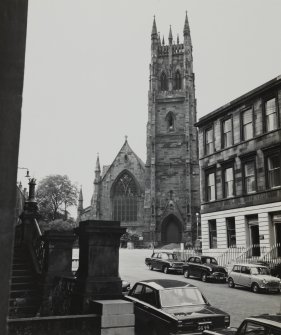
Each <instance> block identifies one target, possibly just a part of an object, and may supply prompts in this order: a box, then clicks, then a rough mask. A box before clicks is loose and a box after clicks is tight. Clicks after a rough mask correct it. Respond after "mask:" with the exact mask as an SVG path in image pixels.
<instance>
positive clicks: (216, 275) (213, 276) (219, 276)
mask: <svg viewBox="0 0 281 335" xmlns="http://www.w3.org/2000/svg"><path fill="white" fill-rule="evenodd" d="M207 278H208V279H215V280H224V281H225V280H226V278H227V275H226V274H223V273H219V272H214V273H211V274H210V275H209V276H207Z"/></svg>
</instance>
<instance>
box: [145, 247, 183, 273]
mask: <svg viewBox="0 0 281 335" xmlns="http://www.w3.org/2000/svg"><path fill="white" fill-rule="evenodd" d="M145 264H146V265H148V267H149V269H150V270H161V271H163V272H164V273H168V272H169V271H173V272H180V273H182V266H183V262H182V261H180V260H178V257H177V255H176V254H174V253H172V252H164V251H159V252H154V253H153V254H152V256H151V257H149V258H146V259H145Z"/></svg>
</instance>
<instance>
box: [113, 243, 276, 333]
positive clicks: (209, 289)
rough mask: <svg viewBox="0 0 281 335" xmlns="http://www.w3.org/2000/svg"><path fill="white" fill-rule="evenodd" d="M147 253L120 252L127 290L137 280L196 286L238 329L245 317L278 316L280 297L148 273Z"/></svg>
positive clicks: (120, 265)
mask: <svg viewBox="0 0 281 335" xmlns="http://www.w3.org/2000/svg"><path fill="white" fill-rule="evenodd" d="M151 253H152V252H151V250H143V249H131V250H130V249H120V252H119V273H120V277H121V278H122V279H123V280H127V281H129V282H130V283H131V286H132V285H133V284H134V283H135V282H136V281H139V280H144V279H156V278H170V279H177V280H183V281H186V282H189V283H192V284H193V285H196V286H197V287H198V288H199V289H200V290H201V292H202V293H203V294H204V295H205V297H206V298H207V299H208V300H209V302H210V303H211V304H212V305H214V306H216V307H218V308H220V309H222V310H224V311H226V312H227V313H229V314H230V315H231V326H232V327H238V326H239V325H240V323H241V321H242V320H244V318H245V317H248V316H251V315H258V314H262V313H269V314H275V313H281V294H278V295H276V294H255V293H252V292H250V291H248V290H246V289H243V288H234V289H231V288H229V287H228V285H227V284H225V283H203V282H202V281H200V280H197V279H190V278H188V279H185V278H184V276H183V275H177V274H164V273H162V272H159V271H150V270H149V269H148V267H147V266H146V265H145V264H144V259H145V257H149V256H151Z"/></svg>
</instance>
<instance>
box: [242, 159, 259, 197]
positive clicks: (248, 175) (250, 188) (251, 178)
mask: <svg viewBox="0 0 281 335" xmlns="http://www.w3.org/2000/svg"><path fill="white" fill-rule="evenodd" d="M244 176H245V191H246V193H252V192H255V191H256V176H255V163H254V161H252V162H248V163H246V164H245V165H244Z"/></svg>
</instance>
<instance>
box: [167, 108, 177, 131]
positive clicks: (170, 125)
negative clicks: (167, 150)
mask: <svg viewBox="0 0 281 335" xmlns="http://www.w3.org/2000/svg"><path fill="white" fill-rule="evenodd" d="M166 121H167V128H168V130H169V131H172V130H174V128H175V116H174V114H173V113H172V112H169V113H168V114H167V115H166Z"/></svg>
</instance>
